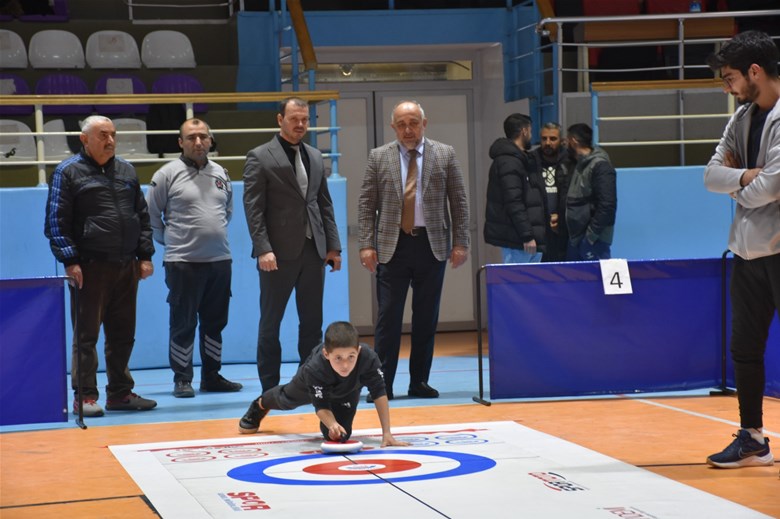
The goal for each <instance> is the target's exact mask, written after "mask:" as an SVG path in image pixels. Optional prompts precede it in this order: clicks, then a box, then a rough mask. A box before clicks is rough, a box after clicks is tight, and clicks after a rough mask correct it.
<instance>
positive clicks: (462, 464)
mask: <svg viewBox="0 0 780 519" xmlns="http://www.w3.org/2000/svg"><path fill="white" fill-rule="evenodd" d="M382 452H383V451H381V450H371V451H364V452H359V453H356V454H351V455H350V456H376V455H377V454H379V455H381V454H382ZM384 452H387V453H388V454H390V453H392V454H394V455H397V454H409V455H415V454H417V455H420V456H439V457H442V458H447V459H450V460H452V461H455V462H457V463H458V466H457V467H455V468H453V469H450V470H445V471H444V472H437V473H435V474H421V475H418V476H402V477H397V478H393V477H382V478H381V479H380V478H374V477H372V478H370V479H363V480H357V479H350V480H337V479H333V480H317V481H312V480H300V479H285V478H280V477H276V476H272V475H269V474H266V472H265V471H266V470H268V469H270V468H272V467H275V466H276V465H282V464H285V463H292V462H296V461H304V460H312V461H313V460H318V461H322V460H323V459H325V458H324V457H323V455H322V454H309V455H306V456H293V457H290V458H281V459H275V460H274V459H271V460H265V461H258V462H256V463H249V464H247V465H242V466H240V467H236V468H234V469H232V470H230V471H229V472H228V473H227V476H228V477H229V478H233V479H237V480H239V481H245V482H247V483H268V484H275V485H314V486H322V485H376V484H379V483H386V482H388V481H389V482H392V483H404V482H407V481H424V480H427V479H441V478H451V477H454V476H465V475H467V474H475V473H477V472H482V471H485V470H488V469H492V468H493V467H495V466H496V462H495V460H492V459H490V458H485V457H484V456H476V455H474V454H464V453H462V452H431V451H419V450H392V451H384Z"/></svg>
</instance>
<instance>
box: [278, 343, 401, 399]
mask: <svg viewBox="0 0 780 519" xmlns="http://www.w3.org/2000/svg"><path fill="white" fill-rule="evenodd" d="M322 349H323V345H322V344H320V345H319V346H317V347H316V348H314V350H312V352H311V354H310V355H309V356H308V357H307V358H306V360H305V361H304V363H303V365H302V366H301V367H300V368H298V372H297V373H296V374H295V375H294V376H293V378H292V380H291V381H290V384H293V385H296V386H298V387H302V386H303V387H305V388H306V391H308V393H309V395H310V397H311V403H312V405H314V408H315V409H317V410H319V409H330V408H331V404H332V403H334V402H347V401H350V400H352V399H353V398H354V394H355V393H357V394H360V390H361V388H363V387H364V386H365V387H367V388H368V390H369V391H370V392H371V396H372V397H373V398H374V400H376V399H377V398H379V397H380V396H382V395H385V394H387V391H386V390H385V380H384V376H383V374H382V363H381V362H380V361H379V356H377V354H376V352H375V351H374V350H373V349H372V348H371V347H370V346H367V345H365V344H362V345H361V348H360V351H359V353H358V360H357V364H356V365H355V369H353V370H352V373H350V374H349V375H348V376H346V377H342V376H340V375H339V374H338V373H336V372H335V371H333V368H332V367H331V366H330V362H328V359H326V358H325V357H324V356H323V354H322Z"/></svg>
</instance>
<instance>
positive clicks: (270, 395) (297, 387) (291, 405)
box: [261, 381, 360, 440]
mask: <svg viewBox="0 0 780 519" xmlns="http://www.w3.org/2000/svg"><path fill="white" fill-rule="evenodd" d="M261 398H262V400H263V408H264V409H269V410H271V409H279V410H281V411H287V410H290V409H296V408H298V407H301V406H302V405H307V404H311V397H310V396H309V391H308V389H307V388H306V386H304V385H303V384H300V383H297V382H296V381H292V382H290V383H289V384H282V385H281V386H274V387H272V388H271V389H269V390H268V391H264V392H263V395H262V397H261ZM359 401H360V389H358V390H357V391H354V392H353V393H352V394H350V395H349V397H348V398H347V400H345V401H343V402H332V403H331V411H332V412H333V416H334V417H336V421H337V422H338V423H339V425H341V426H342V427H343V428H344V429H345V430H346V431H347V438H349V437H350V436H352V422H353V421H354V420H355V413H356V412H357V407H358V402H359ZM320 431H321V432H322V436H323V437H324V438H325V439H326V440H329V439H330V438H329V436H328V428H327V427H325V424H323V423H322V422H320ZM347 438H344V439H345V440H346V439H347Z"/></svg>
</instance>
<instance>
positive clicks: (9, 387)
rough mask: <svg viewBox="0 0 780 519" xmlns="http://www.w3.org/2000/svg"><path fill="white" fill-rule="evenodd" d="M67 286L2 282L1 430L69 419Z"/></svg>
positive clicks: (55, 281) (50, 281)
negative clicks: (9, 426)
mask: <svg viewBox="0 0 780 519" xmlns="http://www.w3.org/2000/svg"><path fill="white" fill-rule="evenodd" d="M64 284H65V283H64V281H63V280H62V279H57V278H38V279H15V280H0V425H15V424H28V423H43V422H65V421H67V420H68V410H67V407H68V406H67V394H68V391H67V387H68V386H67V382H66V369H65V356H66V355H65V305H64V304H63V302H64V297H63V293H64V290H63V288H64Z"/></svg>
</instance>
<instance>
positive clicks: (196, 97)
mask: <svg viewBox="0 0 780 519" xmlns="http://www.w3.org/2000/svg"><path fill="white" fill-rule="evenodd" d="M292 95H294V96H295V97H300V98H301V99H304V100H306V101H329V100H331V99H339V92H338V90H314V91H304V92H213V93H204V94H84V95H11V96H8V95H5V96H0V105H2V106H30V105H84V104H101V105H120V104H170V103H185V104H186V103H192V104H197V103H246V102H256V103H262V102H274V101H281V100H282V99H285V98H287V97H290V96H292Z"/></svg>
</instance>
